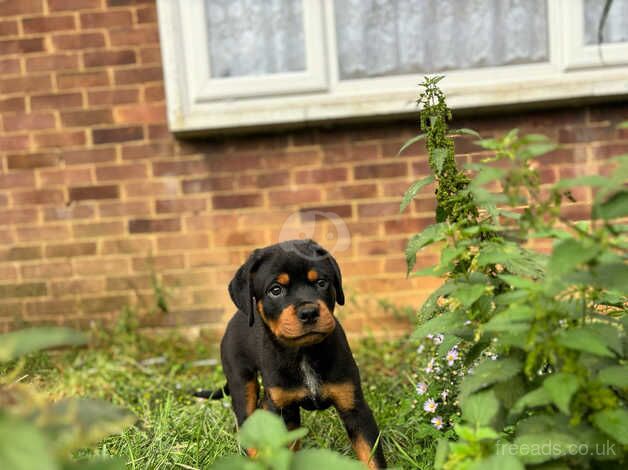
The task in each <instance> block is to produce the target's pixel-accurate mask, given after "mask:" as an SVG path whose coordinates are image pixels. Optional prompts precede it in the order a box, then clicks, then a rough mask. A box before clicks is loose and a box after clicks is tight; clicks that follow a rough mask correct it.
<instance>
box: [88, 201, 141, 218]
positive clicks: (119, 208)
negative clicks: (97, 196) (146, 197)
mask: <svg viewBox="0 0 628 470" xmlns="http://www.w3.org/2000/svg"><path fill="white" fill-rule="evenodd" d="M99 210H100V216H101V217H123V216H148V215H151V206H150V204H149V203H148V202H146V201H133V202H111V203H106V204H100V206H99Z"/></svg>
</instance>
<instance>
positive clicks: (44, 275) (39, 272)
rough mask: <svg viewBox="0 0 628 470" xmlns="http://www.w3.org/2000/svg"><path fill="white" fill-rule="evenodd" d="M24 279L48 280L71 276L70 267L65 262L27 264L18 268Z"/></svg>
mask: <svg viewBox="0 0 628 470" xmlns="http://www.w3.org/2000/svg"><path fill="white" fill-rule="evenodd" d="M20 271H21V273H22V277H23V278H24V279H49V278H54V277H68V276H72V265H71V264H70V263H68V262H66V261H59V262H52V263H41V264H29V265H23V266H21V268H20Z"/></svg>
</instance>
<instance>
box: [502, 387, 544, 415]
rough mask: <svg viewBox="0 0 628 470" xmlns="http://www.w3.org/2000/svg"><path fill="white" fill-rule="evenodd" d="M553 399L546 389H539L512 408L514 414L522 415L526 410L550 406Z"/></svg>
mask: <svg viewBox="0 0 628 470" xmlns="http://www.w3.org/2000/svg"><path fill="white" fill-rule="evenodd" d="M551 402H552V397H551V395H550V394H549V392H548V391H547V389H545V388H544V387H539V388H537V389H535V390H532V391H531V392H528V393H526V394H525V395H524V396H522V397H521V398H520V399H519V400H517V403H515V406H513V408H512V412H513V413H521V412H522V411H523V410H524V409H526V408H536V407H537V406H545V405H549V404H550V403H551Z"/></svg>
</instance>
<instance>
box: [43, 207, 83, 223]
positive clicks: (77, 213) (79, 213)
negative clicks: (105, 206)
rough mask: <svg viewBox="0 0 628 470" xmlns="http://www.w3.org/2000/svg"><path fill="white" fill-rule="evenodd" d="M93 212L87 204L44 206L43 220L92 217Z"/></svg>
mask: <svg viewBox="0 0 628 470" xmlns="http://www.w3.org/2000/svg"><path fill="white" fill-rule="evenodd" d="M94 213H95V211H94V208H93V207H92V206H87V205H77V204H70V205H69V206H61V207H59V206H57V207H46V208H45V209H44V221H45V222H49V221H58V220H73V219H92V218H93V217H94Z"/></svg>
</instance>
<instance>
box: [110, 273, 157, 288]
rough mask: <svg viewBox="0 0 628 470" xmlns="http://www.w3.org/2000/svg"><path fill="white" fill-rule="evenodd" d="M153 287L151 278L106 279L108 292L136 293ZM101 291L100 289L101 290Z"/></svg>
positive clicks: (143, 276)
mask: <svg viewBox="0 0 628 470" xmlns="http://www.w3.org/2000/svg"><path fill="white" fill-rule="evenodd" d="M152 286H153V283H152V278H151V276H147V275H139V276H138V275H134V276H119V277H108V278H107V279H106V287H105V288H106V290H108V291H118V290H124V291H137V290H147V289H151V288H152ZM101 290H102V289H101Z"/></svg>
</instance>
